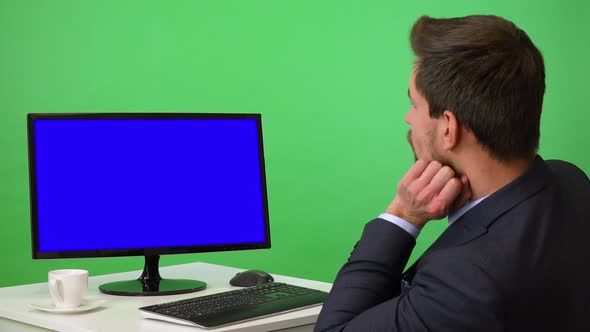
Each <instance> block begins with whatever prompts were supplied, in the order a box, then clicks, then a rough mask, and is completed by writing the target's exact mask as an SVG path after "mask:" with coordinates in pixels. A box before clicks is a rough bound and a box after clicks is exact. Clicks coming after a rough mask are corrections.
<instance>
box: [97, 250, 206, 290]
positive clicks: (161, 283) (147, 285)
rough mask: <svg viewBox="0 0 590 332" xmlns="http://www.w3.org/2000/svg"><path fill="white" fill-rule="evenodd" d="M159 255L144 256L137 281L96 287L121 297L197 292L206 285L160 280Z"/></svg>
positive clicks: (177, 280) (198, 282) (203, 283)
mask: <svg viewBox="0 0 590 332" xmlns="http://www.w3.org/2000/svg"><path fill="white" fill-rule="evenodd" d="M159 262H160V256H159V255H150V256H145V265H144V267H143V273H142V274H141V276H140V277H139V279H137V280H124V281H115V282H110V283H108V284H103V285H100V286H99V287H98V289H99V290H100V291H101V293H105V294H110V295H123V296H154V295H174V294H184V293H191V292H197V291H200V290H203V289H205V287H207V283H205V282H203V281H199V280H190V279H162V277H160V271H159Z"/></svg>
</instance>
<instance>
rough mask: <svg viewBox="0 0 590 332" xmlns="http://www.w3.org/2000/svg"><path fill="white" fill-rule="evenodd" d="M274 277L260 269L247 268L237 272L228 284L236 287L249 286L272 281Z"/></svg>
mask: <svg viewBox="0 0 590 332" xmlns="http://www.w3.org/2000/svg"><path fill="white" fill-rule="evenodd" d="M273 281H275V279H274V278H273V277H272V276H271V275H270V274H268V273H266V272H264V271H260V270H248V271H244V272H240V273H237V274H236V275H235V276H234V277H233V278H231V280H230V281H229V284H230V285H232V286H238V287H251V286H256V285H262V284H266V283H269V282H273Z"/></svg>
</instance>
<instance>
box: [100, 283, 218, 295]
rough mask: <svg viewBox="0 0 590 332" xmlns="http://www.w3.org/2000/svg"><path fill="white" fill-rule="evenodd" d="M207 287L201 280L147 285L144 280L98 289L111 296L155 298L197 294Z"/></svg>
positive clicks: (102, 286) (108, 285)
mask: <svg viewBox="0 0 590 332" xmlns="http://www.w3.org/2000/svg"><path fill="white" fill-rule="evenodd" d="M205 287H207V284H206V283H205V282H202V281H199V280H189V279H161V280H158V281H157V282H152V283H146V282H144V281H143V280H125V281H115V282H110V283H108V284H104V285H100V286H99V287H98V289H99V290H100V291H101V292H102V293H105V294H110V295H124V296H154V295H173V294H184V293H191V292H197V291H200V290H203V289H205Z"/></svg>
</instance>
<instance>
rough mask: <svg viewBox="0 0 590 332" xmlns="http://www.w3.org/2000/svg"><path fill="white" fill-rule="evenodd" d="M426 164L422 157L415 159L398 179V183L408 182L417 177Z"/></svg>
mask: <svg viewBox="0 0 590 332" xmlns="http://www.w3.org/2000/svg"><path fill="white" fill-rule="evenodd" d="M427 166H428V162H426V161H424V160H422V159H418V160H416V162H415V163H414V165H412V167H410V169H409V170H408V172H407V173H406V175H404V177H403V178H402V179H401V180H400V183H410V182H411V181H413V180H415V179H417V178H419V177H420V175H422V172H424V170H425V169H426V167H427Z"/></svg>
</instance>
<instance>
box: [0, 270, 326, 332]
mask: <svg viewBox="0 0 590 332" xmlns="http://www.w3.org/2000/svg"><path fill="white" fill-rule="evenodd" d="M241 271H243V270H242V269H237V268H232V267H226V266H221V265H214V264H208V263H190V264H182V265H175V266H168V267H162V268H160V273H161V275H162V277H163V278H171V279H175V278H178V279H191V278H194V279H199V280H202V281H205V282H207V288H206V289H205V290H203V291H200V292H195V293H188V294H181V295H171V296H146V297H127V296H114V295H106V294H102V293H100V292H99V291H98V286H99V285H101V284H103V283H107V282H111V281H118V280H127V279H136V278H138V277H139V275H140V274H141V271H133V272H124V273H115V274H109V275H103V276H95V277H90V278H89V280H88V292H87V297H88V298H102V299H105V300H106V301H107V302H106V303H105V304H104V306H102V307H100V308H97V309H94V310H91V311H88V312H83V313H76V314H55V313H47V312H42V311H39V310H35V309H32V308H30V307H29V306H28V304H29V303H40V302H41V303H42V302H49V301H50V300H49V291H48V289H47V283H46V282H43V283H38V284H30V285H22V286H14V287H4V288H0V317H3V318H6V319H9V320H13V321H18V322H21V323H26V324H30V325H34V326H39V327H43V328H45V329H51V330H57V331H66V332H81V331H83V332H88V331H126V332H134V331H142V332H156V331H158V332H159V331H180V332H182V331H186V332H195V331H205V330H202V329H200V328H197V327H192V326H183V325H178V324H174V323H168V322H163V321H158V320H151V319H144V318H143V317H142V316H141V314H140V312H139V310H137V308H139V307H143V306H147V305H152V304H156V303H161V302H168V301H175V300H181V299H186V298H191V297H195V296H203V295H208V294H214V293H218V292H222V291H227V290H232V289H237V288H238V287H232V286H230V285H229V283H228V281H229V279H230V278H231V277H233V276H234V275H235V274H236V273H238V272H241ZM273 276H274V278H275V281H278V282H286V283H290V284H293V285H299V286H303V287H309V288H314V289H319V290H323V291H329V290H330V288H331V284H329V283H325V282H319V281H312V280H306V279H299V278H293V277H287V276H281V275H274V274H273ZM320 309H321V306H317V307H313V308H308V309H303V310H298V311H294V312H290V313H286V314H281V315H277V316H272V317H267V318H262V319H257V320H253V321H249V322H244V323H240V324H235V325H231V326H226V327H223V328H219V329H215V330H208V331H270V330H278V329H285V328H290V327H296V326H302V325H309V324H313V323H314V322H315V321H316V319H317V316H318V314H319V312H320ZM0 324H1V322H0ZM0 327H1V325H0Z"/></svg>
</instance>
